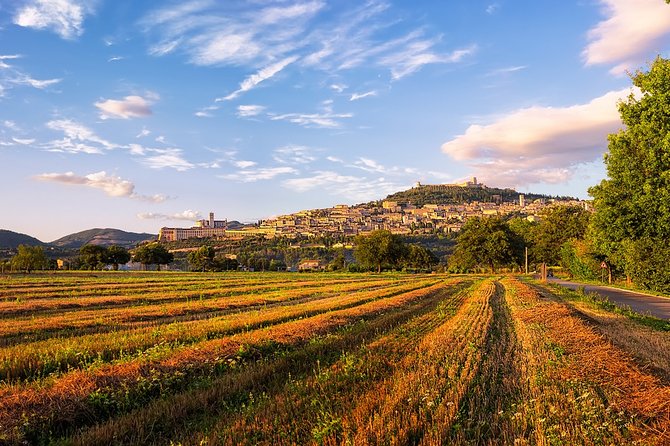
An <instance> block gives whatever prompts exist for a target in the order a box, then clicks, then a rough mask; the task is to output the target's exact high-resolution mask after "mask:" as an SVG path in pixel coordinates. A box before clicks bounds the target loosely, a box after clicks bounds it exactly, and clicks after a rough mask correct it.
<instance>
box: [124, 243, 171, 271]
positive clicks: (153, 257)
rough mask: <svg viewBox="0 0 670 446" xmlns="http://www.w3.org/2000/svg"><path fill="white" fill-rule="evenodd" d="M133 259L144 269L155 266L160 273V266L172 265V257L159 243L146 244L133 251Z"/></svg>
mask: <svg viewBox="0 0 670 446" xmlns="http://www.w3.org/2000/svg"><path fill="white" fill-rule="evenodd" d="M133 259H134V260H135V261H136V262H140V263H141V264H142V265H144V268H145V269H146V267H147V265H157V269H158V270H159V271H160V269H161V265H167V264H168V263H172V261H173V260H174V255H173V254H172V253H171V252H170V251H168V250H167V249H166V248H165V246H163V245H161V244H160V243H148V244H146V245H142V246H140V247H139V248H137V249H136V250H135V254H134V255H133Z"/></svg>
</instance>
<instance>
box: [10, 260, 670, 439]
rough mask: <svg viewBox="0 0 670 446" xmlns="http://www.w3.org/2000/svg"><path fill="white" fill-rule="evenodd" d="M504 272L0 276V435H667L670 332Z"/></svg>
mask: <svg viewBox="0 0 670 446" xmlns="http://www.w3.org/2000/svg"><path fill="white" fill-rule="evenodd" d="M603 308H605V306H602V305H600V306H598V305H597V304H594V303H593V302H591V300H590V299H585V298H583V296H579V295H578V294H575V293H572V294H570V293H566V292H562V291H558V290H556V289H550V288H546V287H542V286H540V285H537V284H532V283H528V282H526V281H524V280H521V279H519V278H516V277H475V276H456V277H450V276H443V275H404V274H397V275H394V274H388V275H387V274H382V275H363V274H355V275H353V274H352V275H347V274H325V273H323V274H322V273H318V274H296V273H293V274H291V273H286V274H282V273H218V274H200V273H194V274H190V273H189V274H187V273H154V274H151V273H98V274H67V273H63V274H51V275H29V276H19V275H16V276H4V277H2V278H1V281H0V444H81V445H95V444H99V445H108V444H143V445H144V444H184V445H186V444H189V445H191V444H198V445H200V444H208V445H214V444H225V445H228V444H230V445H236V444H268V445H270V444H272V445H282V444H287V445H288V444H324V445H345V444H349V445H378V444H383V445H409V444H411V445H419V444H423V445H439V444H456V445H459V444H463V445H465V444H500V445H507V444H510V445H526V444H527V445H575V444H587V445H610V444H648V445H658V444H670V387H669V386H668V384H669V383H670V353H669V352H670V336H669V335H668V333H667V332H666V331H663V330H662V329H661V328H659V327H660V326H656V325H653V324H646V325H645V324H641V323H640V322H639V321H636V320H632V319H630V318H627V317H625V316H623V315H620V314H616V313H612V312H608V311H606V310H605V309H603Z"/></svg>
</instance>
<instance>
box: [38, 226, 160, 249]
mask: <svg viewBox="0 0 670 446" xmlns="http://www.w3.org/2000/svg"><path fill="white" fill-rule="evenodd" d="M154 239H156V235H155V234H147V233H141V234H139V233H136V232H126V231H122V230H120V229H111V228H104V229H100V228H95V229H89V230H87V231H81V232H77V233H75V234H70V235H66V236H65V237H62V238H59V239H58V240H54V241H53V242H51V243H50V244H51V245H53V246H57V247H60V248H74V249H79V248H81V247H82V246H84V245H88V244H92V245H103V246H110V245H118V246H123V247H125V248H132V247H134V246H135V245H136V244H137V243H138V242H143V241H146V240H154Z"/></svg>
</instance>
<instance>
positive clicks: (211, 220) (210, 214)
mask: <svg viewBox="0 0 670 446" xmlns="http://www.w3.org/2000/svg"><path fill="white" fill-rule="evenodd" d="M209 227H210V228H213V227H214V212H210V213H209Z"/></svg>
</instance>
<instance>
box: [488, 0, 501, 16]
mask: <svg viewBox="0 0 670 446" xmlns="http://www.w3.org/2000/svg"><path fill="white" fill-rule="evenodd" d="M499 9H500V3H491V4H490V5H488V6H487V7H486V13H487V14H488V15H492V14H495V13H496V12H497V11H498V10H499Z"/></svg>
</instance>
